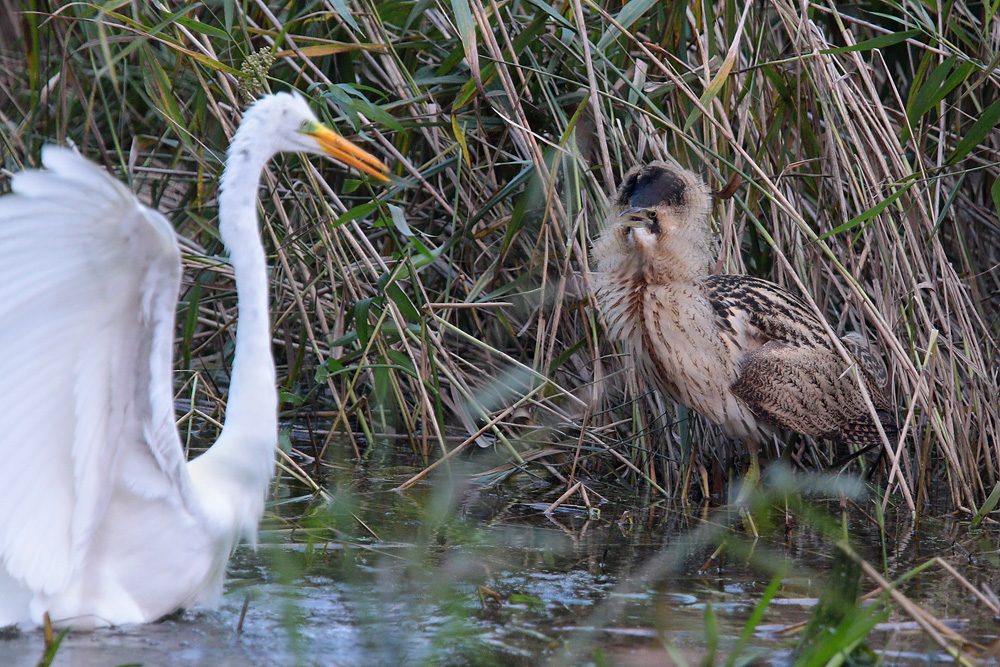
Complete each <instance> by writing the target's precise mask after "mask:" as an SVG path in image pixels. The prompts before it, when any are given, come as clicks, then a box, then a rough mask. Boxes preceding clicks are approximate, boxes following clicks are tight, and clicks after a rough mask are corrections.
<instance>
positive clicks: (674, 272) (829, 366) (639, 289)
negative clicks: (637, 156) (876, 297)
mask: <svg viewBox="0 0 1000 667" xmlns="http://www.w3.org/2000/svg"><path fill="white" fill-rule="evenodd" d="M710 206H711V198H710V193H709V191H708V189H707V188H706V187H705V184H704V182H703V181H702V180H701V179H700V178H699V177H698V176H696V175H695V174H693V173H691V172H689V171H686V170H683V169H680V168H677V167H673V166H671V165H668V164H665V163H662V162H656V163H652V164H649V165H646V166H645V167H642V168H639V169H635V170H633V171H631V172H630V173H629V174H628V175H627V176H626V178H625V180H624V182H623V183H622V185H621V188H620V189H619V191H618V193H617V196H616V198H615V202H614V210H613V211H612V213H611V217H610V219H609V222H608V225H607V228H606V229H605V230H604V232H603V233H602V235H601V237H600V238H599V239H598V241H597V242H596V243H595V244H594V257H595V259H596V260H597V270H596V276H595V288H596V291H597V298H598V302H599V304H600V307H601V310H602V311H603V315H604V318H605V321H606V322H607V325H608V329H609V331H610V333H611V336H612V337H613V338H614V339H615V340H619V341H623V342H624V343H625V345H626V347H627V348H628V350H629V352H631V354H632V356H633V358H634V360H635V363H636V366H637V369H638V371H639V372H640V373H641V374H642V376H643V377H644V378H645V379H646V381H647V382H648V383H649V384H650V385H651V386H653V387H656V388H657V389H659V390H660V391H661V392H663V393H664V394H666V395H668V396H669V397H671V398H672V399H674V400H675V401H677V402H679V403H681V404H683V405H685V406H687V407H689V408H691V409H693V410H695V411H697V412H698V413H700V414H702V415H704V416H705V417H707V418H708V419H709V420H711V421H712V422H713V423H715V424H718V425H719V426H720V427H721V428H722V430H723V432H725V433H726V434H727V435H729V436H731V437H736V438H741V439H743V440H746V441H747V442H749V443H751V444H752V445H753V444H755V443H757V442H759V441H760V440H762V439H763V438H764V437H766V436H767V435H768V434H770V433H771V432H773V431H774V430H775V429H776V428H782V429H788V430H792V431H797V432H799V433H804V434H806V435H811V436H816V437H822V438H830V439H833V440H842V441H847V442H853V443H858V444H876V443H878V442H880V441H881V440H880V438H879V434H878V430H877V428H876V425H875V423H874V421H873V420H872V417H871V414H870V412H869V410H868V408H867V407H866V405H865V402H864V400H863V398H862V395H861V392H860V390H859V389H858V385H857V382H856V380H855V379H854V377H853V375H852V374H851V373H847V372H845V371H847V370H848V364H847V363H846V362H845V361H844V359H843V357H841V356H840V354H838V352H837V351H836V350H835V349H834V347H833V344H832V342H831V341H830V339H829V338H828V337H827V335H826V333H825V332H824V330H823V327H822V326H821V325H820V322H819V321H818V320H817V319H816V316H815V315H814V314H813V312H812V310H811V309H810V308H809V307H808V306H806V305H805V304H804V303H803V302H802V301H801V300H799V299H798V298H797V297H796V296H794V295H793V294H791V293H790V292H788V291H787V290H785V289H784V288H782V287H779V286H778V285H775V284H774V283H771V282H768V281H766V280H761V279H759V278H752V277H749V276H742V275H709V274H708V267H709V266H710V264H711V263H712V262H713V260H714V258H713V257H712V254H711V251H710V247H709V229H708V215H709V212H710ZM842 341H843V343H844V345H845V347H846V348H847V350H848V351H849V352H850V354H851V355H852V356H853V357H854V360H855V361H856V362H857V363H858V367H859V368H860V370H861V376H862V379H863V381H864V383H865V386H866V388H867V390H868V392H869V394H870V396H871V399H872V402H873V404H874V405H875V407H876V409H877V411H878V414H879V418H880V421H881V422H882V425H883V427H884V428H885V430H886V431H887V434H889V435H890V436H891V435H892V434H893V433H895V431H896V424H895V418H894V416H893V415H894V410H893V408H892V405H891V404H890V402H889V400H888V398H887V396H886V386H887V384H888V374H887V373H886V369H885V366H884V364H883V362H882V360H881V359H880V357H879V355H878V354H875V353H873V352H872V351H871V350H869V349H868V347H867V346H866V345H865V344H864V342H863V339H862V337H861V336H860V335H859V334H856V333H851V334H848V335H846V336H844V338H842Z"/></svg>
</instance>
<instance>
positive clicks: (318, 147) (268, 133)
mask: <svg viewBox="0 0 1000 667" xmlns="http://www.w3.org/2000/svg"><path fill="white" fill-rule="evenodd" d="M244 128H246V129H245V130H244ZM240 129H241V132H240V134H242V133H243V132H244V131H246V132H248V133H250V137H251V139H250V141H252V142H254V143H255V144H256V145H258V146H269V147H270V148H271V150H270V153H271V154H272V155H273V154H274V153H278V152H296V151H300V152H303V153H315V154H319V155H329V156H331V157H333V158H335V159H337V160H339V161H340V162H343V163H344V164H346V165H349V166H351V167H354V168H355V169H357V170H358V171H363V172H364V173H366V174H369V175H371V176H374V177H375V178H378V179H380V180H383V181H387V180H389V177H388V176H387V174H388V172H389V168H388V167H386V166H385V165H384V164H383V163H382V162H381V161H380V160H379V159H378V158H376V157H375V156H374V155H371V154H370V153H368V152H367V151H365V150H362V149H361V148H359V147H357V146H355V145H354V144H352V143H351V142H350V141H348V140H347V139H344V138H343V137H342V136H340V135H339V134H337V133H336V132H334V131H333V130H331V129H330V128H328V127H326V126H325V125H323V124H322V123H320V122H319V120H318V119H317V118H316V114H314V113H313V111H312V109H310V108H309V104H308V102H306V100H305V98H304V97H302V96H301V95H299V94H298V93H294V94H289V93H275V94H273V95H265V96H263V97H261V98H260V99H259V100H257V102H255V103H254V105H253V106H252V107H250V108H249V109H248V110H247V112H246V114H245V115H244V118H243V123H242V125H241V126H240ZM233 144H234V147H235V146H236V144H237V142H236V141H235V140H234V142H233ZM267 157H270V156H267Z"/></svg>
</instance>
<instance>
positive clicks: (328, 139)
mask: <svg viewBox="0 0 1000 667" xmlns="http://www.w3.org/2000/svg"><path fill="white" fill-rule="evenodd" d="M303 134H306V135H308V136H310V137H312V138H313V139H315V140H316V141H317V142H318V143H319V145H320V148H322V149H323V150H324V151H326V152H327V153H328V154H329V155H330V156H332V157H334V158H335V159H337V160H340V161H341V162H343V163H344V164H346V165H348V166H351V167H354V168H355V169H357V170H358V171H363V172H364V173H366V174H368V175H369V176H374V177H375V178H377V179H379V180H380V181H388V180H389V176H388V174H389V167H387V166H385V164H383V163H382V161H381V160H379V159H378V158H377V157H375V156H374V155H372V154H371V153H369V152H367V151H365V150H362V149H360V148H358V147H357V146H355V145H354V144H352V143H351V142H350V141H348V140H347V139H345V138H343V137H342V136H340V135H339V134H337V133H336V132H334V131H333V130H331V129H330V128H328V127H326V126H325V125H321V124H320V123H313V124H312V125H310V126H309V127H308V128H306V129H305V130H303Z"/></svg>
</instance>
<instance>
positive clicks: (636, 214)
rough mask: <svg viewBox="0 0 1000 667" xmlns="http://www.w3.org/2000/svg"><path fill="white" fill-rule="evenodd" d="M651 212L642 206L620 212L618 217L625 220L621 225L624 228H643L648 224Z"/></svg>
mask: <svg viewBox="0 0 1000 667" xmlns="http://www.w3.org/2000/svg"><path fill="white" fill-rule="evenodd" d="M652 210H653V209H651V208H645V207H643V206H633V207H632V208H627V209H625V210H624V211H622V212H621V214H620V215H619V216H618V217H619V218H626V219H625V220H622V224H623V225H625V226H626V227H643V226H645V224H646V223H647V222H649V213H650V212H651V211H652Z"/></svg>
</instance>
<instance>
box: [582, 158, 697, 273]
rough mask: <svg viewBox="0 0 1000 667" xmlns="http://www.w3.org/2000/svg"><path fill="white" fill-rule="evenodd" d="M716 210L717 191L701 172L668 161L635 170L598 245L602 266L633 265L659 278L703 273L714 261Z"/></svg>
mask: <svg viewBox="0 0 1000 667" xmlns="http://www.w3.org/2000/svg"><path fill="white" fill-rule="evenodd" d="M710 209H711V194H710V193H709V191H708V188H707V187H706V186H705V183H704V181H702V179H701V178H700V177H699V176H698V175H696V174H694V173H692V172H690V171H688V170H686V169H681V168H680V167H676V166H673V165H670V164H667V163H666V162H652V163H650V164H647V165H645V166H643V167H638V168H636V169H633V170H632V171H630V172H629V173H628V174H627V175H626V176H625V180H624V181H622V184H621V187H619V188H618V193H617V194H616V195H615V200H614V207H613V209H612V212H611V217H610V219H609V220H608V225H607V228H606V229H605V231H604V233H603V234H602V236H601V238H600V240H599V241H598V242H597V243H596V244H595V246H594V254H595V256H596V257H597V259H598V262H599V263H598V270H599V271H602V270H619V271H621V270H627V269H629V268H632V269H633V270H636V271H640V272H641V273H642V274H643V275H645V276H646V278H647V279H650V280H653V281H659V280H664V281H666V280H671V279H684V278H689V277H694V275H693V274H699V273H703V272H704V271H705V269H706V267H707V265H708V263H709V262H710V261H711V255H710V252H709V247H708V214H709V210H710ZM605 260H607V261H605ZM613 267H614V268H613Z"/></svg>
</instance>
